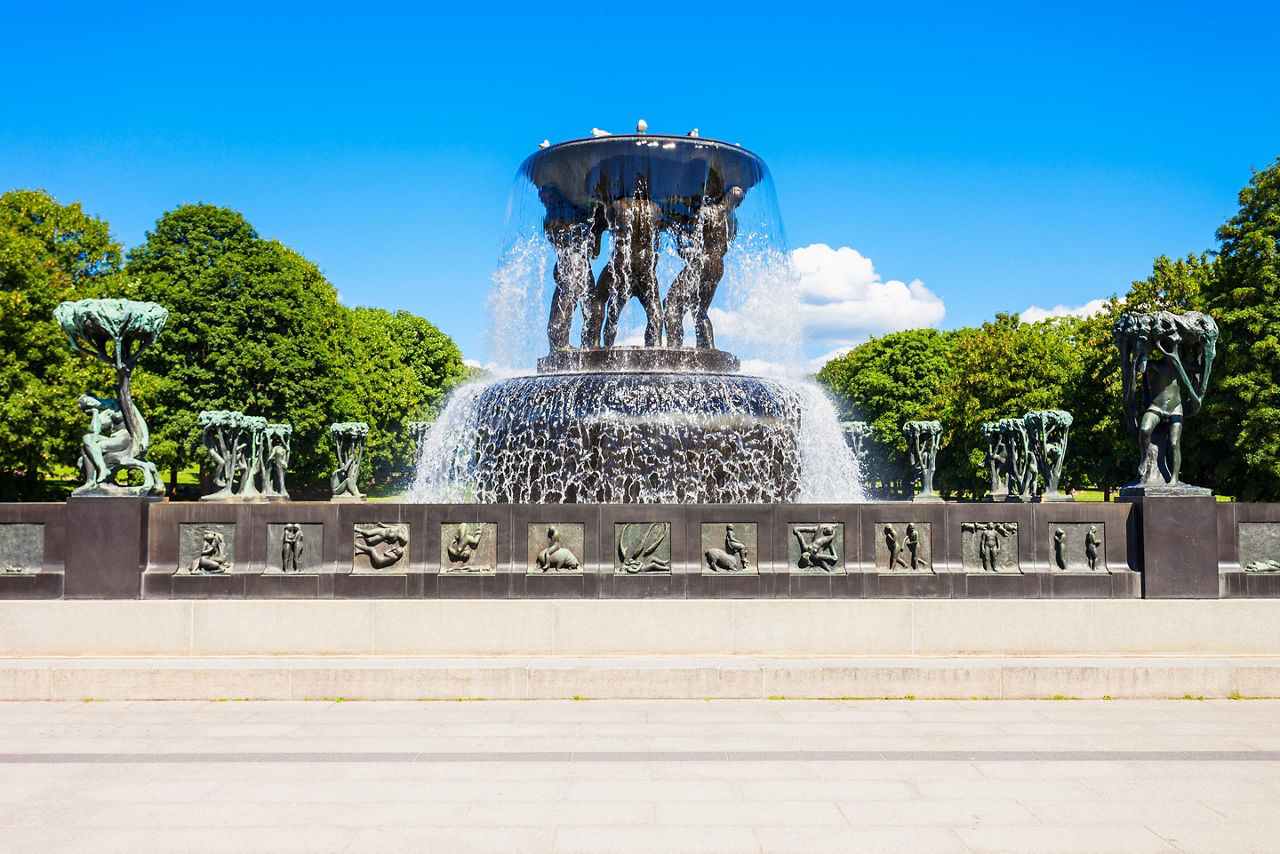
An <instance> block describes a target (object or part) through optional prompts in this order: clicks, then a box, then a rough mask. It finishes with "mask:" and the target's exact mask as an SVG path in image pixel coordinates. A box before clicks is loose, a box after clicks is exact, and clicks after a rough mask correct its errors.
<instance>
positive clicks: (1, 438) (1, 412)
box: [0, 190, 122, 500]
mask: <svg viewBox="0 0 1280 854" xmlns="http://www.w3.org/2000/svg"><path fill="white" fill-rule="evenodd" d="M119 270H120V245H119V244H118V243H117V242H116V241H115V240H113V239H112V238H111V235H110V232H109V230H108V227H107V223H106V222H104V221H102V220H100V219H96V218H94V217H91V216H89V215H88V214H86V213H85V212H84V211H83V209H82V208H81V206H80V204H79V203H78V202H77V203H73V204H69V205H62V204H59V203H58V202H57V201H56V200H55V199H54V198H53V197H52V196H51V195H49V194H48V193H46V192H44V191H42V190H13V191H10V192H7V193H5V194H4V195H0V500H13V499H26V500H30V499H33V498H35V497H37V495H38V491H39V483H40V477H41V476H42V475H48V474H50V473H51V471H52V469H53V467H54V466H55V465H57V464H59V463H62V464H69V463H71V462H72V461H73V460H74V459H75V456H76V454H75V449H76V448H78V447H79V436H80V435H81V434H82V433H83V432H84V423H83V421H84V419H83V417H82V416H81V414H80V413H79V411H78V410H77V409H76V406H75V400H76V398H77V397H78V396H79V395H80V394H82V393H84V392H86V391H90V390H98V391H103V390H105V389H108V388H110V385H111V383H110V380H109V378H108V377H107V375H106V372H105V371H104V370H103V369H102V368H100V367H99V366H98V365H96V364H95V363H94V362H93V361H92V360H91V359H86V358H84V357H82V356H80V355H78V354H76V353H73V352H72V350H71V348H70V346H69V344H68V343H67V339H66V336H65V335H63V333H62V330H61V329H60V328H59V327H58V324H57V323H56V322H55V321H54V319H53V309H54V307H55V306H57V305H58V303H60V302H63V301H66V300H76V299H82V298H85V297H94V296H106V295H108V294H109V293H111V292H113V291H117V290H119V289H120V288H121V287H122V283H121V281H120V278H119Z"/></svg>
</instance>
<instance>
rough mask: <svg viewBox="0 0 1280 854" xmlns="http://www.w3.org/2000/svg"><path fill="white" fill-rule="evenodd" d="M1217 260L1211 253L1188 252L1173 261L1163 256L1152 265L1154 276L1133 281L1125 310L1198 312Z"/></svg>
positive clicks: (1209, 285)
mask: <svg viewBox="0 0 1280 854" xmlns="http://www.w3.org/2000/svg"><path fill="white" fill-rule="evenodd" d="M1216 267H1217V265H1216V263H1215V262H1214V261H1213V260H1212V259H1210V258H1209V256H1208V255H1188V256H1187V257H1186V258H1178V259H1177V260H1170V258H1169V256H1167V255H1161V256H1160V257H1159V258H1157V259H1155V261H1153V262H1152V264H1151V275H1150V276H1147V278H1145V279H1141V280H1139V281H1136V282H1134V283H1133V285H1132V286H1131V287H1130V288H1129V293H1128V294H1126V295H1125V298H1124V305H1125V310H1126V311H1173V312H1177V313H1179V314H1181V313H1182V312H1184V311H1193V310H1194V311H1199V310H1201V307H1202V306H1203V301H1204V298H1203V296H1202V293H1203V292H1204V291H1205V290H1206V289H1207V288H1210V287H1211V284H1212V280H1213V278H1214V276H1215V275H1216Z"/></svg>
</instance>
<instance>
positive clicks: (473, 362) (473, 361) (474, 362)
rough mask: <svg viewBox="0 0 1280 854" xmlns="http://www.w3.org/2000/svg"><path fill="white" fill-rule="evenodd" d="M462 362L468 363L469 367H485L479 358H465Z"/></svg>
mask: <svg viewBox="0 0 1280 854" xmlns="http://www.w3.org/2000/svg"><path fill="white" fill-rule="evenodd" d="M462 364H464V365H466V366H467V367H468V368H483V367H484V365H482V364H480V361H479V360H478V359H463V360H462Z"/></svg>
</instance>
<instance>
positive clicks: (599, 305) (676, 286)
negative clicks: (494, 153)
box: [522, 134, 764, 354]
mask: <svg viewBox="0 0 1280 854" xmlns="http://www.w3.org/2000/svg"><path fill="white" fill-rule="evenodd" d="M641 140H645V137H644V135H643V134H637V135H636V142H634V143H632V142H630V141H628V140H626V139H625V138H621V137H619V136H612V135H609V136H603V137H597V138H595V139H593V140H589V141H581V140H580V141H576V142H573V143H567V144H563V145H555V146H551V145H548V146H546V147H543V148H541V149H540V151H539V153H538V154H537V155H534V156H533V157H531V158H530V160H529V161H528V162H527V163H526V166H525V167H522V169H525V170H526V174H527V175H528V176H529V177H530V179H531V180H532V181H533V183H534V185H535V186H536V188H537V192H538V198H539V201H540V202H541V203H542V207H543V209H544V213H543V217H542V221H541V226H542V232H543V235H544V236H545V237H546V239H547V241H548V243H549V244H550V246H551V248H552V249H553V250H554V252H555V264H554V268H553V270H552V277H553V279H554V281H555V291H554V294H553V297H552V300H551V311H550V316H549V318H548V322H547V340H548V344H549V345H550V352H551V353H552V354H555V353H558V352H561V351H564V350H571V349H572V346H571V345H570V344H569V335H570V329H571V327H572V324H573V319H574V313H575V310H576V309H577V307H578V306H579V305H581V306H582V321H583V323H582V335H581V346H582V348H583V349H595V348H600V347H603V348H606V349H610V348H613V347H614V346H615V343H616V341H617V336H618V322H619V317H620V316H621V314H622V312H623V309H625V308H626V306H627V304H628V303H629V302H630V301H631V299H632V298H633V297H634V298H636V299H638V300H639V301H640V304H641V305H642V306H643V308H644V312H645V332H644V345H645V347H662V346H663V344H664V336H665V344H666V347H668V348H681V347H684V319H685V317H688V316H692V318H693V327H694V330H695V335H696V345H697V347H698V348H699V349H707V350H712V349H715V336H714V331H713V329H712V324H711V316H710V308H711V303H712V300H713V299H714V297H715V293H716V289H717V287H718V285H719V284H720V281H721V279H722V278H723V277H724V274H725V261H724V259H725V256H726V255H727V253H728V252H729V248H730V246H731V244H732V243H733V241H734V240H735V238H736V237H737V234H738V216H737V211H738V208H739V206H740V205H741V204H742V202H743V200H744V199H745V198H746V195H747V191H748V190H749V189H750V188H751V187H752V186H754V185H755V184H756V183H757V182H759V181H760V180H761V179H762V177H763V176H764V169H763V165H762V164H761V163H760V162H759V159H758V158H756V157H755V156H754V155H752V154H750V153H749V152H744V151H741V149H740V147H738V146H734V147H732V149H730V147H729V146H726V145H725V144H724V143H716V142H714V141H707V142H697V143H694V144H693V145H688V144H686V143H683V142H682V143H681V145H680V146H679V150H681V151H682V152H688V156H689V158H690V159H689V160H684V161H680V160H679V155H672V154H666V153H664V154H662V155H661V156H654V155H652V154H650V153H648V150H647V149H648V147H649V146H660V147H661V148H662V149H663V150H664V151H665V150H666V149H676V148H677V146H676V144H675V143H666V144H660V143H658V142H656V141H644V142H642V141H641ZM586 143H591V144H590V145H587V144H586ZM606 231H607V232H609V235H610V245H611V248H610V250H609V256H608V261H607V262H606V263H605V265H604V267H603V268H602V269H599V275H598V276H594V275H593V273H592V263H591V262H592V260H593V259H595V258H597V257H599V254H600V251H601V242H602V237H603V234H604V232H606ZM663 234H666V235H667V236H668V240H669V244H670V245H671V246H672V247H673V248H674V249H675V250H676V253H677V254H678V255H679V258H680V261H681V268H680V270H679V272H678V273H677V274H676V275H675V276H674V278H673V279H672V280H671V281H670V282H669V283H660V282H659V280H658V260H659V257H660V255H661V253H662V251H663V249H662V246H663V239H662V235H663ZM664 285H665V290H666V293H665V295H664V293H663V290H664Z"/></svg>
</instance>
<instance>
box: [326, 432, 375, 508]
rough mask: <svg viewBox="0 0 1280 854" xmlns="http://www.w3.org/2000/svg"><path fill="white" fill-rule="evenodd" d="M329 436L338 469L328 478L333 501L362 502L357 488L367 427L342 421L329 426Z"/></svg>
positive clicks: (362, 497)
mask: <svg viewBox="0 0 1280 854" xmlns="http://www.w3.org/2000/svg"><path fill="white" fill-rule="evenodd" d="M329 435H330V436H332V437H333V444H334V446H335V449H336V451H337V454H338V467H337V468H336V469H334V471H333V476H332V477H331V478H329V485H330V487H332V489H333V500H335V501H363V500H364V495H362V494H361V492H360V488H359V486H358V483H359V480H360V462H361V460H362V459H363V458H364V443H365V440H366V439H367V438H368V437H369V425H368V424H365V423H364V422H362V421H344V422H341V423H339V424H330V425H329Z"/></svg>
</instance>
